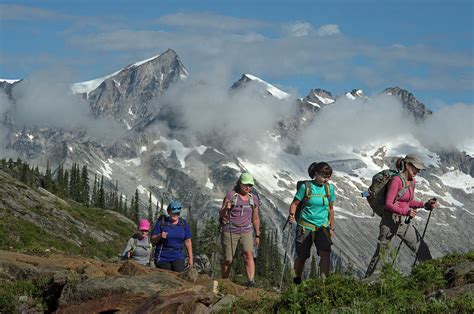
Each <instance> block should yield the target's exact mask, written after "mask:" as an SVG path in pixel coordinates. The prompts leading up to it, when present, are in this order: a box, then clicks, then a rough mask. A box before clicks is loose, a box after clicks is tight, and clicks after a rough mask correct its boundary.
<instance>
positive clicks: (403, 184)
mask: <svg viewBox="0 0 474 314" xmlns="http://www.w3.org/2000/svg"><path fill="white" fill-rule="evenodd" d="M396 176H398V177H399V178H400V180H401V181H402V188H401V189H400V190H399V191H398V193H397V196H396V198H395V202H396V201H397V200H398V199H399V198H400V197H402V196H403V195H405V192H406V191H407V181H406V179H405V178H404V177H403V176H402V175H401V174H396Z"/></svg>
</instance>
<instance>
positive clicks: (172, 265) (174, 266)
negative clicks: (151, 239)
mask: <svg viewBox="0 0 474 314" xmlns="http://www.w3.org/2000/svg"><path fill="white" fill-rule="evenodd" d="M155 266H156V268H160V269H166V270H172V271H175V272H177V273H181V272H183V271H184V259H178V260H175V261H172V262H160V263H157V262H156V261H155Z"/></svg>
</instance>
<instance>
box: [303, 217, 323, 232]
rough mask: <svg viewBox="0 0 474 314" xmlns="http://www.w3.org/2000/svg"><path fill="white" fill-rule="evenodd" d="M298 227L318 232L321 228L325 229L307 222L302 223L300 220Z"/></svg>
mask: <svg viewBox="0 0 474 314" xmlns="http://www.w3.org/2000/svg"><path fill="white" fill-rule="evenodd" d="M298 225H300V226H302V227H305V228H306V229H310V230H311V231H318V230H319V229H321V228H326V226H324V225H323V226H321V227H318V226H316V225H313V224H310V223H309V222H306V221H303V220H302V219H299V220H298Z"/></svg>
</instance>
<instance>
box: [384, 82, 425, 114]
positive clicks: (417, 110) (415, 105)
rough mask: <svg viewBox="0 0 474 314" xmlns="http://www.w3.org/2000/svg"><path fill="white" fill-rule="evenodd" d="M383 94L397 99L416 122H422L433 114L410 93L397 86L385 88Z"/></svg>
mask: <svg viewBox="0 0 474 314" xmlns="http://www.w3.org/2000/svg"><path fill="white" fill-rule="evenodd" d="M383 92H384V93H385V94H389V95H393V96H396V97H398V98H399V99H400V100H401V102H402V104H403V108H404V109H405V110H406V111H408V112H409V113H410V114H413V116H414V117H415V119H417V120H424V119H426V118H427V117H428V116H429V115H431V114H432V113H433V112H432V111H431V110H429V109H428V108H427V107H426V106H425V104H423V103H422V102H420V101H419V100H418V99H416V97H415V96H414V95H413V94H412V93H410V92H409V91H407V90H405V89H402V88H400V87H398V86H395V87H389V88H386V89H385V90H384V91H383Z"/></svg>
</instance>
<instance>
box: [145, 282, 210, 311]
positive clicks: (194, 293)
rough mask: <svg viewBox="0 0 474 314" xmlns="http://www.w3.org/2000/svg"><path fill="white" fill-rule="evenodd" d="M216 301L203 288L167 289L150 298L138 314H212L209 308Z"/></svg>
mask: <svg viewBox="0 0 474 314" xmlns="http://www.w3.org/2000/svg"><path fill="white" fill-rule="evenodd" d="M214 301H215V297H214V296H213V295H212V293H209V292H208V291H207V289H206V288H205V287H203V286H187V287H182V288H178V289H167V290H163V291H160V292H157V293H156V294H154V295H152V296H151V297H149V298H148V300H146V301H145V302H144V303H143V304H142V305H141V306H140V307H139V308H138V309H137V310H136V313H170V314H174V313H210V309H209V308H208V306H209V305H211V304H212V303H213V302H214Z"/></svg>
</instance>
